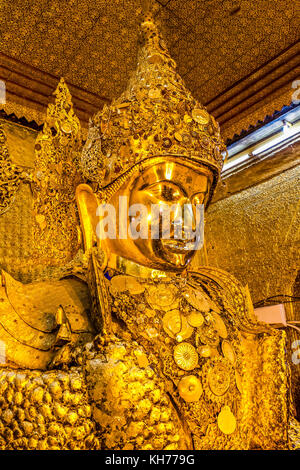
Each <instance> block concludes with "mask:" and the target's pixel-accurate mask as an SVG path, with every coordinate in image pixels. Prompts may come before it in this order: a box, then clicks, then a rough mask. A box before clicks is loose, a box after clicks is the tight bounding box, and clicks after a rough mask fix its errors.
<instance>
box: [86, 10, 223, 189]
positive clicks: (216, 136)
mask: <svg viewBox="0 0 300 470" xmlns="http://www.w3.org/2000/svg"><path fill="white" fill-rule="evenodd" d="M141 40H142V47H141V48H140V50H139V55H138V65H137V69H136V71H135V73H134V75H133V76H132V77H131V79H130V81H129V84H128V86H127V89H126V90H125V92H124V93H123V94H122V95H121V96H120V97H119V98H117V99H115V100H114V101H113V102H112V104H110V105H109V106H107V105H105V106H104V108H103V109H102V110H101V111H100V112H98V113H97V114H96V115H95V116H94V118H93V120H92V121H91V122H90V127H89V133H88V138H87V141H86V144H85V146H84V148H83V152H82V157H81V166H82V170H83V173H84V175H85V177H86V178H87V179H89V180H90V181H94V182H96V183H97V185H98V187H99V189H101V188H105V187H106V186H108V185H110V184H111V183H113V182H115V184H114V186H116V181H120V177H122V178H121V180H123V181H124V177H125V176H126V175H127V174H128V173H130V174H131V173H132V170H133V168H136V166H137V165H139V164H142V163H143V164H145V163H147V162H149V163H150V164H151V160H152V159H153V158H157V157H160V158H162V159H164V158H166V159H170V157H172V158H175V159H178V161H179V160H191V161H193V162H194V164H196V165H197V164H199V165H205V166H207V167H209V168H210V169H211V170H212V173H213V174H214V184H213V186H215V184H216V182H217V180H218V176H219V174H220V171H221V169H222V165H223V152H224V151H226V147H225V145H224V143H223V140H222V138H221V135H220V128H219V125H218V123H217V122H216V121H215V119H214V118H213V116H211V115H210V114H209V113H208V112H207V110H206V108H205V107H204V106H202V105H201V104H200V103H198V102H197V101H196V100H195V99H194V98H193V96H192V95H191V93H190V92H189V91H188V90H187V88H186V87H185V84H184V82H183V80H182V79H181V77H180V76H179V75H178V73H177V72H176V63H175V62H174V60H173V59H172V58H171V57H170V54H169V52H168V50H167V47H166V44H165V42H164V40H163V39H162V37H161V35H160V33H159V32H158V28H157V26H156V24H155V23H154V21H153V18H152V16H151V14H147V15H146V16H145V17H144V19H143V21H142V23H141Z"/></svg>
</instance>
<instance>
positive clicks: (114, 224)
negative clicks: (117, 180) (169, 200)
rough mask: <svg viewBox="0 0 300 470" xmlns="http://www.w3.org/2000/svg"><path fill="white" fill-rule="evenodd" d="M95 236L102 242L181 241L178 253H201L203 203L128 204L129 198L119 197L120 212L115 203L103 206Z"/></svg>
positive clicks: (100, 209)
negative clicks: (105, 240)
mask: <svg viewBox="0 0 300 470" xmlns="http://www.w3.org/2000/svg"><path fill="white" fill-rule="evenodd" d="M96 215H97V216H98V217H99V218H100V220H99V222H98V224H97V227H96V234H97V237H98V238H99V239H100V240H104V239H107V238H109V239H111V240H114V239H116V238H118V239H121V240H126V239H128V238H130V239H132V240H137V239H139V238H140V239H152V240H155V239H156V240H157V239H163V240H174V241H178V244H177V245H176V243H175V245H174V247H175V248H178V249H179V250H188V251H190V250H198V249H200V248H201V247H202V246H203V241H204V205H203V204H196V205H193V204H184V205H181V204H172V205H169V204H163V203H160V204H151V208H150V209H149V207H147V206H145V205H144V204H132V205H130V206H129V205H128V198H127V196H120V197H119V206H118V211H116V209H115V207H114V206H113V205H112V204H100V205H99V206H98V208H97V212H96Z"/></svg>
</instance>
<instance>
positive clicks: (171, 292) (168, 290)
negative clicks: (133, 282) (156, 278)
mask: <svg viewBox="0 0 300 470" xmlns="http://www.w3.org/2000/svg"><path fill="white" fill-rule="evenodd" d="M177 296H178V289H177V287H175V286H174V285H172V284H164V283H162V284H159V285H154V286H149V287H147V289H146V299H147V302H148V304H149V305H150V307H152V308H154V309H157V310H160V309H162V310H170V309H172V310H174V309H175V308H176V307H177V305H178V302H177V301H176V297H177Z"/></svg>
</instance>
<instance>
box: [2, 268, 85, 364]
mask: <svg viewBox="0 0 300 470" xmlns="http://www.w3.org/2000/svg"><path fill="white" fill-rule="evenodd" d="M89 308H90V300H89V293H88V288H87V285H86V284H85V283H84V282H83V281H81V280H80V279H78V278H74V277H71V278H67V279H62V280H58V281H51V280H50V281H43V282H34V283H31V284H22V283H21V282H19V281H16V280H15V279H14V278H13V277H11V276H10V275H9V274H8V273H6V272H5V271H2V272H1V284H0V346H1V365H2V366H5V365H9V366H15V367H28V368H30V369H45V368H46V367H47V364H48V363H49V362H50V361H51V360H52V358H53V356H54V354H55V353H56V352H57V349H58V348H59V347H61V346H62V345H63V344H66V343H67V342H72V343H76V342H78V341H81V340H84V339H85V338H86V339H87V340H89V339H90V337H91V335H92V333H93V328H92V326H91V324H90V322H89V317H88V312H89Z"/></svg>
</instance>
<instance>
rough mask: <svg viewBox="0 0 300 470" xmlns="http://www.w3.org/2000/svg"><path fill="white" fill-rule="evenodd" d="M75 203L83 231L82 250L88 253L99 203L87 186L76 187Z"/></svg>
mask: <svg viewBox="0 0 300 470" xmlns="http://www.w3.org/2000/svg"><path fill="white" fill-rule="evenodd" d="M76 202H77V207H78V212H79V217H80V222H81V228H82V231H83V240H84V250H85V251H88V250H90V249H91V248H92V246H93V242H94V240H95V237H96V227H97V223H98V219H99V217H98V216H97V215H96V212H97V207H98V205H99V202H98V198H97V196H96V194H95V193H94V192H93V190H92V188H91V187H90V186H89V185H87V184H80V185H79V186H77V188H76Z"/></svg>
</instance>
